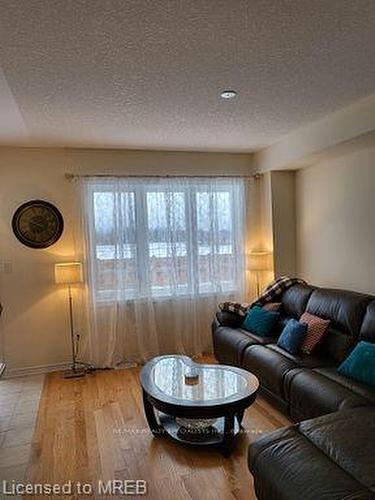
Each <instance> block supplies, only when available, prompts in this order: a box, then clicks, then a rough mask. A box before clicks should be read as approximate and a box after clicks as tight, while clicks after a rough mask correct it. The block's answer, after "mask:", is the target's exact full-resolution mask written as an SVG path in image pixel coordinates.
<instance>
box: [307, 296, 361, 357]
mask: <svg viewBox="0 0 375 500" xmlns="http://www.w3.org/2000/svg"><path fill="white" fill-rule="evenodd" d="M370 301H371V297H370V296H368V295H364V294H361V293H356V292H350V291H346V290H337V289H329V288H317V289H316V290H314V292H313V293H312V294H311V297H310V299H309V301H308V303H307V307H306V310H307V311H308V312H309V313H311V314H315V315H316V316H320V317H321V318H323V319H329V320H330V326H329V328H328V331H327V334H326V335H325V337H324V339H323V341H322V343H321V344H320V345H319V348H318V351H319V352H320V353H322V354H325V355H327V356H329V357H330V358H332V359H333V360H334V361H335V362H336V363H340V362H342V361H343V360H344V359H345V358H346V357H347V356H348V354H349V353H350V351H351V350H352V349H353V347H354V346H355V344H356V343H357V341H358V337H359V332H360V329H361V325H362V322H363V319H364V317H365V313H366V309H367V306H368V304H369V302H370Z"/></svg>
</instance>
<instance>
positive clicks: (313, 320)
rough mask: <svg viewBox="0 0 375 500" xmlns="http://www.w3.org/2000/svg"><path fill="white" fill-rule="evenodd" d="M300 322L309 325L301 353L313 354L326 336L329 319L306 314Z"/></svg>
mask: <svg viewBox="0 0 375 500" xmlns="http://www.w3.org/2000/svg"><path fill="white" fill-rule="evenodd" d="M299 321H300V323H305V324H306V325H307V334H306V336H305V339H304V341H303V343H302V347H301V351H302V352H303V353H305V354H311V353H312V352H313V350H314V349H315V348H316V346H317V345H318V344H319V342H320V341H321V340H322V339H323V337H324V335H325V334H326V332H327V329H328V326H329V319H323V318H319V316H314V315H313V314H310V313H308V312H305V313H303V314H302V316H301V317H300V319H299Z"/></svg>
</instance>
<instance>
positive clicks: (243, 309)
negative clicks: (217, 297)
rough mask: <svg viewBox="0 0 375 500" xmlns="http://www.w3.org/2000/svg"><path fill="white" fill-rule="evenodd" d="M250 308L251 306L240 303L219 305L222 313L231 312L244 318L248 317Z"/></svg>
mask: <svg viewBox="0 0 375 500" xmlns="http://www.w3.org/2000/svg"><path fill="white" fill-rule="evenodd" d="M249 307H250V306H249V304H240V303H239V302H222V303H221V304H219V309H220V311H223V312H231V313H234V314H238V316H242V317H245V316H246V314H247V311H248V310H249Z"/></svg>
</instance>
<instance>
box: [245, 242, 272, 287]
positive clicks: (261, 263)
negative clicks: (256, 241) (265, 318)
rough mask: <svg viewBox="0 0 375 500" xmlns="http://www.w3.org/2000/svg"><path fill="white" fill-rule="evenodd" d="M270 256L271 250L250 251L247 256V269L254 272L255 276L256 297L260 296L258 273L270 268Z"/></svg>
mask: <svg viewBox="0 0 375 500" xmlns="http://www.w3.org/2000/svg"><path fill="white" fill-rule="evenodd" d="M271 256H272V252H267V251H261V252H251V253H250V254H249V256H248V269H249V271H252V272H254V273H255V276H256V287H257V297H259V296H260V280H259V275H260V273H262V272H264V271H270V270H271V269H272V262H271Z"/></svg>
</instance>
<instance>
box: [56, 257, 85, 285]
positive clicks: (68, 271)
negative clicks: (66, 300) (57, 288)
mask: <svg viewBox="0 0 375 500" xmlns="http://www.w3.org/2000/svg"><path fill="white" fill-rule="evenodd" d="M82 281H83V272H82V263H81V262H63V263H59V264H55V283H57V284H66V285H72V284H73V283H81V282H82Z"/></svg>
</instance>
